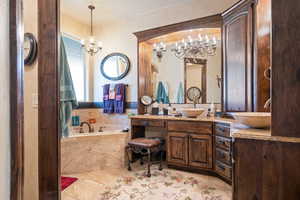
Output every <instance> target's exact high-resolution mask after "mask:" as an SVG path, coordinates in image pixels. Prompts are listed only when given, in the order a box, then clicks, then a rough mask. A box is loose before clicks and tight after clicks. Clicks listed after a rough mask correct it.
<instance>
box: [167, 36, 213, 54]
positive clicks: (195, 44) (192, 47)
mask: <svg viewBox="0 0 300 200" xmlns="http://www.w3.org/2000/svg"><path fill="white" fill-rule="evenodd" d="M216 50H217V39H216V37H212V38H209V37H208V35H206V36H204V38H203V37H202V35H200V34H199V35H198V38H196V39H193V38H192V37H191V36H189V37H188V38H187V39H182V41H180V42H176V43H175V45H174V46H173V48H172V49H171V51H173V52H174V54H175V56H176V57H177V58H180V59H183V58H203V57H207V56H214V55H216Z"/></svg>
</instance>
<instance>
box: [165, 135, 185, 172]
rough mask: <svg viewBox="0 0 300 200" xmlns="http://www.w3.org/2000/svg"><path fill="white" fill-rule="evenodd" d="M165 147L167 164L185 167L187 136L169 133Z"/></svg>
mask: <svg viewBox="0 0 300 200" xmlns="http://www.w3.org/2000/svg"><path fill="white" fill-rule="evenodd" d="M167 146H168V156H167V161H168V163H170V164H175V165H179V166H183V165H184V166H186V165H187V164H188V134H186V133H180V132H169V133H168V140H167Z"/></svg>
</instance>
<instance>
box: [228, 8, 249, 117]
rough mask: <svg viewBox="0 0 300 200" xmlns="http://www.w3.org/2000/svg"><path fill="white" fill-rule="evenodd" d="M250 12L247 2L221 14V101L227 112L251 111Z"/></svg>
mask: <svg viewBox="0 0 300 200" xmlns="http://www.w3.org/2000/svg"><path fill="white" fill-rule="evenodd" d="M252 12H253V9H252V4H249V5H248V4H247V5H243V7H242V8H235V9H233V10H230V11H228V13H226V14H225V16H224V25H223V38H224V41H223V42H224V48H223V55H224V56H223V59H224V69H223V78H224V86H223V87H224V88H223V98H224V99H223V101H224V110H225V111H226V112H234V111H253V100H252V99H253V89H252V84H253V78H252V73H253V71H252V70H253V66H252V65H253V62H252V59H253V52H252V50H253V47H252V42H253V33H252V32H253V30H252V27H253V26H252V24H253V22H252V18H253V16H252V15H253V14H252Z"/></svg>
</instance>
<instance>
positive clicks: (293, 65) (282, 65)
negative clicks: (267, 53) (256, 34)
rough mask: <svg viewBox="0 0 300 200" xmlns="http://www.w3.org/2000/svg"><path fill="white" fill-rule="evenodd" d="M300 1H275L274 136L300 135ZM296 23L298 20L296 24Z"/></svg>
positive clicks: (273, 56)
mask: <svg viewBox="0 0 300 200" xmlns="http://www.w3.org/2000/svg"><path fill="white" fill-rule="evenodd" d="M299 10H300V1H298V0H290V1H284V0H278V1H276V2H272V35H271V43H272V44H271V46H272V50H271V51H272V52H271V54H272V55H271V62H272V63H271V64H272V86H271V88H272V89H271V90H272V108H271V110H272V135H274V136H285V137H300V123H299V119H300V104H299V99H300V65H299V63H300V53H299V52H300V46H299V42H298V41H299V35H300V23H299V18H300V12H299ZM295 22H296V23H295Z"/></svg>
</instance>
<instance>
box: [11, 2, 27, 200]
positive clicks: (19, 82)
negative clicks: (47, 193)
mask: <svg viewBox="0 0 300 200" xmlns="http://www.w3.org/2000/svg"><path fill="white" fill-rule="evenodd" d="M22 3H23V0H9V54H10V56H9V61H10V64H9V65H10V66H9V68H10V88H11V89H10V94H9V97H10V143H11V144H10V145H11V150H10V152H11V153H10V156H11V163H10V199H11V200H22V199H23V185H24V87H23V86H24V61H23V50H22V49H23V35H24V27H23V5H22Z"/></svg>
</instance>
